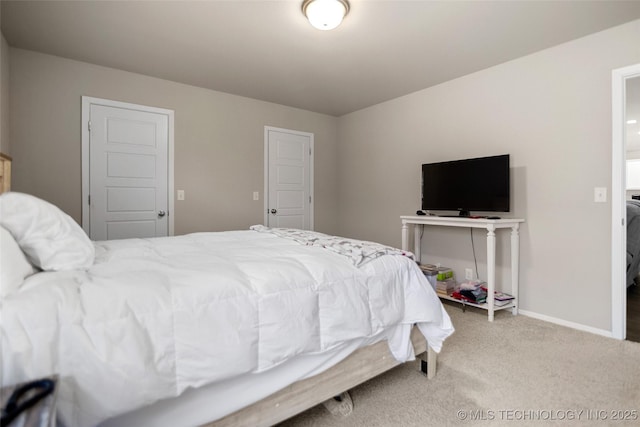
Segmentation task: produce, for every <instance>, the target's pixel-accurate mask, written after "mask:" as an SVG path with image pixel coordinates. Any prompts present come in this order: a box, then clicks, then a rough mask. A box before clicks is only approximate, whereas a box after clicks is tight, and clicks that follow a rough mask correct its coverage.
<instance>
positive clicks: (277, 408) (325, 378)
mask: <svg viewBox="0 0 640 427" xmlns="http://www.w3.org/2000/svg"><path fill="white" fill-rule="evenodd" d="M411 342H412V344H413V349H414V352H415V354H416V357H417V358H418V359H420V365H421V368H420V370H421V371H422V372H423V373H425V374H426V375H427V378H433V377H434V376H435V374H436V352H435V351H433V350H432V349H431V347H429V346H428V345H427V341H426V340H425V339H424V336H423V335H422V333H421V332H420V331H419V330H418V328H417V327H416V326H414V327H413V329H412V330H411ZM398 365H400V362H398V361H397V360H396V359H395V358H394V357H393V355H392V354H391V352H390V351H389V346H388V344H387V342H386V341H380V342H378V343H376V344H373V345H370V346H368V347H363V348H361V349H358V350H356V351H354V352H353V353H352V354H351V355H349V356H348V357H347V358H346V359H344V360H343V361H342V362H340V363H338V364H337V365H335V366H333V367H331V368H329V369H328V370H326V371H324V372H322V373H320V374H318V375H316V376H313V377H311V378H307V379H305V380H302V381H298V382H295V383H293V384H291V385H289V386H287V387H285V388H284V389H282V390H280V391H279V392H277V393H274V394H272V395H271V396H269V397H266V398H265V399H262V400H260V401H258V402H256V403H254V404H252V405H250V406H248V407H246V408H244V409H241V410H239V411H237V412H234V413H233V414H230V415H227V416H226V417H224V418H221V419H219V420H217V421H214V422H211V423H209V424H205V425H204V426H203V427H230V426H234V427H240V426H256V427H262V426H264V427H266V426H272V425H274V424H276V423H278V422H280V421H284V420H286V419H287V418H291V417H292V416H294V415H296V414H299V413H301V412H303V411H305V410H307V409H309V408H312V407H313V406H316V405H318V404H319V403H322V402H324V401H325V400H327V399H331V398H332V397H333V396H337V395H339V394H340V393H342V392H344V391H346V390H349V389H351V388H353V387H355V386H357V385H358V384H361V383H363V382H365V381H367V380H369V379H371V378H373V377H375V376H377V375H380V374H381V373H383V372H386V371H388V370H389V369H391V368H394V367H396V366H398Z"/></svg>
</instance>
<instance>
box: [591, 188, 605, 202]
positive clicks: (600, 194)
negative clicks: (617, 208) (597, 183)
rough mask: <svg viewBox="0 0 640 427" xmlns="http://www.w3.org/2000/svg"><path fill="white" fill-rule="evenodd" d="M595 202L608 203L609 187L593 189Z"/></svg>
mask: <svg viewBox="0 0 640 427" xmlns="http://www.w3.org/2000/svg"><path fill="white" fill-rule="evenodd" d="M593 201H594V202H596V203H606V201H607V187H595V188H594V189H593Z"/></svg>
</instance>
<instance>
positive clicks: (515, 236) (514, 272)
mask: <svg viewBox="0 0 640 427" xmlns="http://www.w3.org/2000/svg"><path fill="white" fill-rule="evenodd" d="M400 219H401V220H402V250H405V251H409V250H410V249H409V239H410V237H411V234H412V233H411V231H412V230H413V236H414V242H413V246H414V250H413V253H414V255H415V256H416V260H417V261H420V256H421V246H420V245H421V241H420V240H421V239H420V235H421V233H420V232H421V231H422V227H424V226H425V225H432V226H441V227H466V228H484V229H486V230H487V302H486V303H484V304H472V303H468V302H464V303H463V302H462V301H459V300H456V299H454V298H451V297H442V298H443V299H447V300H452V301H456V302H459V303H463V304H466V305H471V306H473V307H478V308H481V309H483V310H487V311H488V320H489V322H493V318H494V313H495V311H496V310H502V309H506V308H511V312H512V313H513V314H514V315H516V314H518V275H519V267H520V261H519V257H520V235H519V232H518V229H519V227H520V223H521V222H524V219H511V218H509V219H507V218H505V219H488V218H464V217H441V216H440V217H438V216H401V217H400ZM416 225H420V227H416ZM509 228H510V229H511V294H512V295H513V296H514V297H515V299H514V300H513V302H511V303H510V304H507V305H505V306H502V307H496V306H495V304H494V299H493V295H494V293H495V289H496V230H504V229H509Z"/></svg>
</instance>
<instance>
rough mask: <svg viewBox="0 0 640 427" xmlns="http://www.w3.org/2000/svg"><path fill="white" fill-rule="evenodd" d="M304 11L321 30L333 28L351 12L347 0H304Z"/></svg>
mask: <svg viewBox="0 0 640 427" xmlns="http://www.w3.org/2000/svg"><path fill="white" fill-rule="evenodd" d="M302 13H304V16H306V17H307V19H308V20H309V22H310V23H311V25H313V26H314V27H315V28H317V29H319V30H333V29H334V28H336V27H337V26H338V25H340V23H341V22H342V19H343V18H344V17H345V16H347V13H349V2H348V1H347V0H304V2H302Z"/></svg>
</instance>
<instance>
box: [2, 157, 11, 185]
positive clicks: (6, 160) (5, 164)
mask: <svg viewBox="0 0 640 427" xmlns="http://www.w3.org/2000/svg"><path fill="white" fill-rule="evenodd" d="M10 190H11V157H9V156H7V155H6V154H4V153H0V193H4V192H7V191H10Z"/></svg>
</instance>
